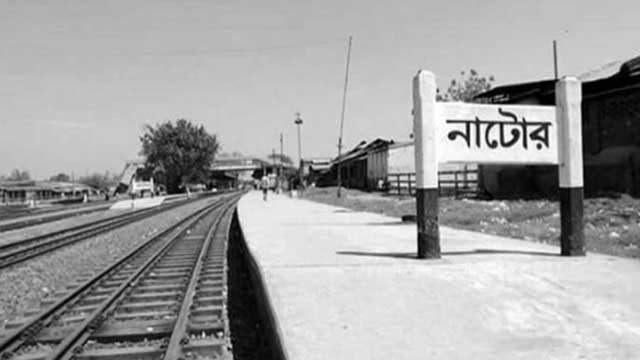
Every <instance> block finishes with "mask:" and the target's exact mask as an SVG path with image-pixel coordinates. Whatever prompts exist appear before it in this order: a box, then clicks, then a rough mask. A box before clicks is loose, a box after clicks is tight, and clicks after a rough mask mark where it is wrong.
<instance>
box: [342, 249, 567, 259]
mask: <svg viewBox="0 0 640 360" xmlns="http://www.w3.org/2000/svg"><path fill="white" fill-rule="evenodd" d="M336 254H338V255H350V256H371V257H389V258H400V259H416V253H415V252H410V253H408V252H365V251H336ZM441 254H442V256H457V255H487V254H488V255H533V256H553V257H558V256H560V254H554V253H549V252H542V251H526V250H500V249H474V250H470V251H443V252H442V253H441Z"/></svg>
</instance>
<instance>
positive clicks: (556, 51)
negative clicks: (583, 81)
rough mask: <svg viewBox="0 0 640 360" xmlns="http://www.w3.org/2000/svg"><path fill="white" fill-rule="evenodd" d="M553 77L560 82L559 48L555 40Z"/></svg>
mask: <svg viewBox="0 0 640 360" xmlns="http://www.w3.org/2000/svg"><path fill="white" fill-rule="evenodd" d="M553 76H554V78H555V79H556V80H558V48H557V44H556V41H555V40H553Z"/></svg>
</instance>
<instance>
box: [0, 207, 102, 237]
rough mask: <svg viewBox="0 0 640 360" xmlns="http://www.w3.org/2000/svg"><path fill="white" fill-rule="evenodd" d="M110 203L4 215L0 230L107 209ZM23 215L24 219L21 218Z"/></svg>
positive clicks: (44, 222) (15, 228)
mask: <svg viewBox="0 0 640 360" xmlns="http://www.w3.org/2000/svg"><path fill="white" fill-rule="evenodd" d="M109 207H111V204H109V205H104V206H93V207H91V208H88V209H83V208H77V209H68V210H66V211H64V212H62V210H60V209H57V210H55V211H42V212H38V213H33V214H29V215H27V216H16V217H5V219H7V220H9V221H7V222H5V223H2V224H0V232H5V231H10V230H17V229H22V228H25V227H29V226H34V225H39V224H46V223H50V222H54V221H58V220H62V219H66V218H70V217H73V216H79V215H85V214H90V213H94V212H98V211H104V210H107V209H109ZM56 212H62V213H60V214H55V213H56ZM21 217H24V219H21Z"/></svg>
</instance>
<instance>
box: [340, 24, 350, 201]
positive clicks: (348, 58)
mask: <svg viewBox="0 0 640 360" xmlns="http://www.w3.org/2000/svg"><path fill="white" fill-rule="evenodd" d="M350 61H351V36H349V46H348V47H347V69H346V71H345V74H344V92H343V94H342V114H341V115H340V136H339V137H338V166H337V171H338V194H337V195H338V197H340V196H342V194H341V193H340V189H341V188H342V171H341V169H340V156H341V155H342V129H343V128H344V111H345V108H346V105H347V85H348V84H349V62H350Z"/></svg>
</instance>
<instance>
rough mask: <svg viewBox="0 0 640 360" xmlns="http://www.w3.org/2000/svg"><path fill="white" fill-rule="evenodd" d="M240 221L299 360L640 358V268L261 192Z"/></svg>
mask: <svg viewBox="0 0 640 360" xmlns="http://www.w3.org/2000/svg"><path fill="white" fill-rule="evenodd" d="M238 214H239V220H240V225H241V226H242V229H243V233H244V235H245V240H246V242H247V246H248V248H249V250H250V251H251V253H252V255H253V257H254V258H255V261H256V265H257V267H258V268H259V269H260V271H261V273H262V279H263V281H264V283H265V284H264V285H265V293H266V294H267V296H269V298H270V302H271V304H272V306H273V311H274V315H275V316H274V317H275V321H276V324H275V326H276V327H277V329H279V331H278V332H279V333H280V334H281V337H282V339H281V340H282V342H283V344H284V348H285V352H286V354H287V357H288V358H289V359H296V360H297V359H301V360H302V359H305V360H307V359H311V360H313V359H385V360H386V359H394V360H395V359H492V360H493V359H536V360H537V359H634V358H636V359H637V358H639V357H640V355H639V354H640V301H639V300H640V286H638V285H637V284H638V279H640V261H638V260H632V259H623V258H617V257H613V256H605V255H598V254H589V255H588V256H586V257H562V256H559V253H560V251H559V249H558V246H557V245H556V246H550V245H545V244H538V243H533V242H526V241H519V240H513V239H508V238H503V237H497V236H490V235H486V234H481V233H473V232H468V231H461V230H454V229H451V228H448V227H444V226H442V227H440V238H441V247H442V253H441V254H442V259H439V260H431V261H423V260H418V259H416V257H415V255H416V243H415V239H416V225H415V224H404V223H402V222H401V221H400V220H399V219H395V218H390V217H386V216H381V215H377V214H371V213H362V212H353V211H351V210H348V209H343V208H338V207H333V206H328V205H323V204H317V203H312V202H309V201H305V200H300V199H291V198H288V197H285V196H278V195H273V196H270V198H269V201H266V202H265V201H263V200H262V197H261V194H260V193H259V192H254V193H250V194H248V195H246V196H245V197H243V198H242V200H241V201H240V203H239V205H238Z"/></svg>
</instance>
